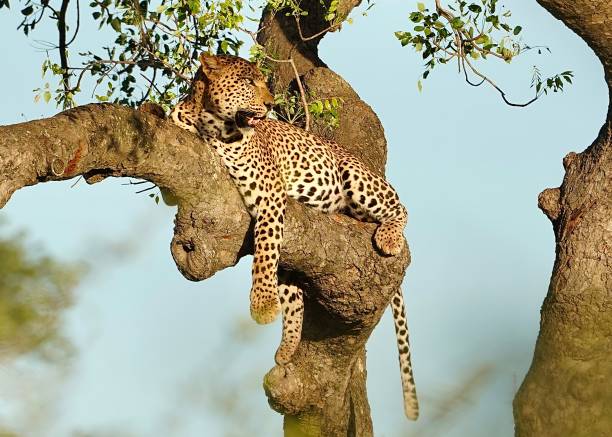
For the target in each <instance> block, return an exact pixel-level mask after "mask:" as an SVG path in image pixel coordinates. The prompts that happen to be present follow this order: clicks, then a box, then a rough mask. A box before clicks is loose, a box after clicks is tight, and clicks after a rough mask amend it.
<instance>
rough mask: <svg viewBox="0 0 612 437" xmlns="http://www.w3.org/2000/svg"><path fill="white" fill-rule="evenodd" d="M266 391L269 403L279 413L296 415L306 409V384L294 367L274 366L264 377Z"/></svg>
mask: <svg viewBox="0 0 612 437" xmlns="http://www.w3.org/2000/svg"><path fill="white" fill-rule="evenodd" d="M263 387H264V391H265V392H266V396H267V397H268V403H269V404H270V406H271V407H272V408H273V409H274V410H275V411H277V412H279V413H281V414H286V415H296V414H298V413H300V412H303V411H304V409H305V407H306V402H305V396H304V383H303V382H302V381H301V379H300V378H299V376H298V375H297V374H296V371H295V367H294V366H293V365H291V364H290V365H288V366H274V367H273V368H272V369H270V371H269V372H268V373H267V374H266V376H264V383H263Z"/></svg>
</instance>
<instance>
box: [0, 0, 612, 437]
mask: <svg viewBox="0 0 612 437" xmlns="http://www.w3.org/2000/svg"><path fill="white" fill-rule="evenodd" d="M429 3H431V4H433V2H426V4H428V6H431V5H429ZM511 6H512V11H513V18H512V22H513V23H515V24H521V25H522V26H523V37H524V38H525V42H529V43H531V44H544V45H548V46H549V47H550V48H551V50H552V54H551V55H542V56H537V54H535V53H534V54H528V55H526V56H525V57H524V58H522V57H521V58H518V59H516V60H515V61H513V63H512V64H511V65H510V66H508V65H505V64H503V63H497V62H495V61H492V62H491V63H490V65H487V66H486V68H485V70H486V71H488V72H489V73H490V74H491V75H492V76H493V77H495V78H496V80H497V83H498V84H500V85H501V86H502V87H503V88H504V89H506V90H507V92H508V94H509V96H511V98H514V99H515V100H527V99H528V98H529V97H530V95H531V90H529V83H530V79H531V67H532V65H534V64H537V65H539V66H540V67H541V69H542V71H543V74H544V75H547V74H548V75H551V74H554V73H558V72H561V71H564V70H570V69H571V70H573V71H574V73H575V80H574V86H570V87H568V88H567V90H566V92H565V93H563V95H551V96H548V97H546V98H544V99H542V100H541V101H538V102H536V103H535V104H533V105H532V106H530V107H528V108H525V109H517V108H511V107H508V106H506V105H504V104H503V103H502V102H501V100H500V98H499V96H498V94H496V92H495V91H493V90H491V89H489V88H477V89H474V88H471V87H469V86H468V85H467V84H465V83H464V81H463V80H462V78H461V77H460V76H458V75H457V72H456V69H455V68H454V67H452V66H451V67H448V68H447V69H446V70H439V71H436V72H434V73H433V74H432V75H431V76H430V78H428V79H427V80H426V81H425V82H424V84H423V85H424V87H423V91H422V92H421V93H419V92H418V90H417V86H416V82H417V79H418V77H419V75H420V74H421V72H422V66H421V58H420V56H417V55H415V54H414V52H413V51H412V50H411V49H410V48H408V47H405V48H402V47H401V46H400V44H399V43H398V41H397V40H396V38H395V37H394V36H393V32H394V31H395V30H409V28H410V27H409V21H408V18H407V16H408V14H409V12H410V11H411V10H412V9H414V7H415V5H413V4H412V3H410V2H402V1H400V0H387V1H384V2H379V3H377V4H376V5H375V7H374V8H373V9H372V10H370V12H369V13H368V16H367V17H362V16H361V14H360V13H359V12H357V13H355V14H353V15H354V18H355V23H354V24H353V25H345V26H344V28H343V29H342V31H341V32H336V33H334V34H330V35H328V36H327V37H326V38H325V39H324V40H323V41H322V43H321V45H320V56H321V58H322V59H323V60H324V61H325V62H326V63H327V64H328V65H329V67H330V68H332V69H333V70H334V71H336V72H337V73H339V74H340V75H342V76H343V77H344V78H345V79H346V80H347V81H348V82H349V83H350V84H351V85H352V86H353V87H354V89H355V90H356V91H357V92H358V93H359V94H360V96H361V98H362V99H363V100H364V101H365V102H367V103H368V104H370V105H371V106H372V108H373V109H374V111H376V113H377V114H378V116H379V117H380V119H381V121H382V123H383V126H384V128H385V132H386V135H387V140H388V147H389V153H388V164H387V177H388V179H389V180H390V181H391V182H392V184H393V185H394V187H395V188H396V189H397V191H398V192H399V195H400V198H401V199H402V201H403V203H404V204H405V205H406V207H407V208H408V211H409V214H410V219H409V223H408V226H407V228H406V232H405V235H406V238H407V239H408V242H409V245H410V249H411V252H412V264H411V265H410V267H409V269H408V272H407V274H406V279H405V281H404V292H405V295H406V305H407V312H408V318H409V326H410V331H411V342H412V356H413V366H414V372H415V379H416V383H417V391H418V393H419V397H420V401H421V411H422V415H421V418H420V419H419V421H418V422H416V423H412V422H408V421H407V420H406V419H405V418H404V416H403V410H402V400H401V388H400V379H399V369H398V365H397V356H396V354H397V351H396V346H395V336H394V332H393V326H392V322H391V317H390V314H389V312H387V313H386V314H385V316H384V318H383V320H382V321H381V323H380V325H379V326H378V327H377V329H376V330H375V331H374V334H373V335H372V338H371V340H370V341H369V343H368V363H367V364H368V392H369V396H370V402H371V407H372V417H373V421H374V429H375V435H376V436H386V437H397V436H417V435H418V436H451V437H460V436H461V437H463V436H471V437H478V436H491V435H495V436H501V437H504V436H511V435H513V424H512V409H511V402H512V398H513V396H514V393H515V391H516V389H517V388H518V386H519V385H520V382H521V381H522V379H523V377H524V374H525V372H526V371H527V369H528V366H529V364H530V362H531V356H532V352H533V347H534V343H535V339H536V337H537V332H538V323H539V309H540V306H541V303H542V300H543V298H544V296H545V294H546V290H547V287H548V282H549V278H550V273H551V269H552V264H553V261H554V238H553V232H552V227H551V225H550V222H549V221H548V219H547V218H546V217H545V216H544V215H543V214H542V213H541V212H540V211H539V210H538V208H537V195H538V193H539V192H540V191H542V190H543V189H545V188H547V187H555V186H558V185H559V184H560V183H561V181H562V177H563V168H562V158H563V156H564V155H565V154H566V153H568V152H570V151H580V150H582V149H583V148H584V147H585V146H587V145H589V144H590V143H591V141H592V140H593V139H594V137H595V136H596V134H597V132H598V130H599V128H600V126H601V124H602V123H603V121H604V116H605V111H606V107H607V102H608V96H607V92H606V87H605V84H604V80H603V70H602V67H601V65H600V63H599V62H598V60H597V59H596V58H595V56H594V54H593V53H592V52H591V50H590V49H589V48H588V47H587V46H586V44H585V43H584V42H583V41H582V40H580V39H579V38H578V37H577V36H575V35H574V34H573V33H572V32H571V31H569V30H568V29H567V28H566V27H565V26H564V25H563V24H562V23H561V22H559V21H557V20H556V19H554V18H553V17H552V16H550V15H549V14H548V13H547V12H546V11H545V10H544V9H542V8H540V7H539V6H538V5H537V4H536V2H535V1H531V0H526V1H521V2H512V3H511ZM18 11H19V7H18V5H14V6H13V9H12V10H11V11H10V12H9V11H6V10H2V11H0V41H1V42H0V47H1V49H2V54H3V62H2V65H3V67H2V68H1V69H0V83H1V84H3V85H2V86H1V88H0V90H1V93H2V103H0V124H11V123H18V122H22V121H27V120H32V119H36V118H41V117H47V116H51V115H53V114H55V113H56V112H57V109H56V108H55V107H54V106H53V105H52V104H44V103H38V104H35V103H34V99H33V96H34V94H33V92H32V89H34V88H37V87H39V86H41V85H42V84H43V83H44V80H42V79H41V70H40V64H41V63H42V60H43V57H44V53H43V52H42V51H41V50H40V43H36V40H53V39H54V38H55V37H54V35H53V34H52V33H51V29H46V30H45V29H41V31H40V32H37V33H35V34H34V36H33V38H31V39H27V38H25V37H24V36H23V35H22V34H21V33H18V32H16V31H15V30H14V29H15V27H16V26H17V24H18V21H19V19H20V18H19V17H20V14H19V13H18ZM94 29H95V28H94V27H91V26H89V27H87V26H84V27H83V28H82V29H81V34H80V36H79V38H80V40H79V44H80V45H79V48H81V49H84V48H86V47H90V46H93V47H99V46H100V45H101V40H103V39H104V34H102V35H100V34H98V33H97V32H96V31H95V30H94ZM78 102H79V103H87V102H89V100H88V96H87V95H82V96H80V98H79V100H78ZM341 122H342V123H351V120H341ZM73 182H74V181H68V182H63V183H49V184H43V185H38V186H35V187H29V188H26V189H23V190H20V191H18V192H17V193H16V194H15V195H14V196H13V198H12V199H11V201H10V202H9V203H8V204H7V206H6V207H5V208H4V209H3V210H2V211H0V219H5V220H6V221H7V222H8V225H6V226H3V227H2V228H0V232H1V233H3V234H4V235H7V234H9V233H11V232H14V231H16V230H26V231H27V232H28V234H29V236H30V239H29V240H30V241H31V242H32V250H35V251H40V250H41V248H44V249H45V250H46V251H47V252H49V253H50V254H52V255H54V256H56V257H58V258H60V259H62V260H68V261H84V262H86V263H88V264H89V265H90V266H91V271H90V273H89V274H88V275H87V276H86V277H85V279H84V280H83V281H82V283H81V284H80V286H79V287H78V290H77V293H76V304H75V306H74V308H72V309H71V310H70V311H69V312H68V314H67V315H66V323H65V332H66V335H67V336H68V337H69V339H70V340H71V341H72V342H73V343H74V344H75V347H76V351H77V352H76V355H75V357H74V358H73V360H72V362H71V363H70V365H68V366H67V367H62V368H45V367H44V366H42V368H41V366H40V365H37V364H35V363H31V362H27V361H25V362H19V363H13V364H4V365H0V423H1V424H9V425H11V426H13V427H15V429H17V430H21V431H22V432H23V435H24V436H33V437H38V436H45V437H56V436H57V437H63V436H83V435H87V433H91V434H92V435H96V436H103V435H108V436H121V435H125V436H139V437H141V436H142V437H149V436H151V437H157V436H177V437H195V436H246V435H249V436H250V435H252V436H273V435H281V424H282V418H281V416H280V415H278V414H277V413H275V412H273V411H272V410H271V409H270V408H269V407H268V405H267V402H266V397H265V395H264V393H263V390H262V389H261V382H262V377H263V375H264V374H265V373H266V372H267V371H268V370H269V369H270V368H271V367H272V366H273V364H274V362H273V355H274V350H275V348H276V346H277V345H278V341H279V339H280V323H279V321H277V322H275V323H274V324H272V325H270V326H265V327H262V326H259V325H256V324H255V323H254V322H252V321H250V319H249V313H248V291H249V284H250V272H249V267H250V263H251V258H250V257H248V258H245V259H243V260H242V261H241V263H240V264H239V265H238V266H236V267H235V268H232V269H227V270H225V271H222V272H219V273H217V274H216V275H215V276H214V277H213V278H211V279H209V280H207V281H205V282H201V283H192V282H189V281H187V280H186V279H184V278H183V277H182V276H181V275H180V274H179V272H178V271H177V270H176V267H175V265H174V263H173V261H172V257H171V255H170V251H169V243H170V240H171V236H172V228H173V216H174V213H175V211H174V209H173V208H170V207H167V206H162V205H159V206H157V205H155V203H154V202H153V201H152V200H151V199H149V198H148V197H147V196H146V195H142V194H141V195H137V194H135V193H134V192H135V191H136V190H135V188H134V187H130V186H125V185H123V184H124V183H125V182H126V181H125V180H107V181H104V182H103V183H100V184H97V185H95V186H88V185H87V184H85V183H82V182H81V183H78V184H77V185H76V186H75V187H74V188H71V187H70V186H71V184H72V183H73ZM79 433H80V434H79Z"/></svg>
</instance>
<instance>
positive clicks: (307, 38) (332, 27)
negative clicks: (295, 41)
mask: <svg viewBox="0 0 612 437" xmlns="http://www.w3.org/2000/svg"><path fill="white" fill-rule="evenodd" d="M293 17H294V18H295V24H296V25H297V29H298V34H299V36H300V39H301V40H302V41H304V42H305V41H310V40H313V39H315V38H318V37H319V36H321V35H323V34H324V33H326V32H333V31H335V30H336V29H339V28H340V26H342V22H340V23H336V24H332V25H330V26H328V27H326V28H325V29H323V30H321V31H320V32H317V33H315V34H314V35H310V36H304V35H303V34H302V26H301V25H300V17H299V16H298V15H294V16H293Z"/></svg>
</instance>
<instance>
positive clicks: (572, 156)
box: [563, 152, 578, 171]
mask: <svg viewBox="0 0 612 437" xmlns="http://www.w3.org/2000/svg"><path fill="white" fill-rule="evenodd" d="M577 161H578V154H577V153H575V152H569V153H568V154H567V155H565V157H564V158H563V168H564V169H565V171H569V169H570V168H571V166H572V165H574V164H575V163H576V162H577Z"/></svg>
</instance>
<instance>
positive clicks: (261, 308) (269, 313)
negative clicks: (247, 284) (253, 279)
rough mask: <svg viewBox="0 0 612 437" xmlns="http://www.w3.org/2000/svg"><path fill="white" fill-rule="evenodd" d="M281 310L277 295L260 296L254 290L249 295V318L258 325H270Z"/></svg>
mask: <svg viewBox="0 0 612 437" xmlns="http://www.w3.org/2000/svg"><path fill="white" fill-rule="evenodd" d="M280 310H281V306H280V301H279V299H278V295H277V294H274V295H263V296H262V295H261V294H259V293H257V290H254V291H253V292H252V294H251V317H252V318H253V320H255V321H256V322H257V323H259V324H260V325H265V324H267V323H271V322H273V321H274V319H276V316H278V313H279V312H280Z"/></svg>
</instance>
